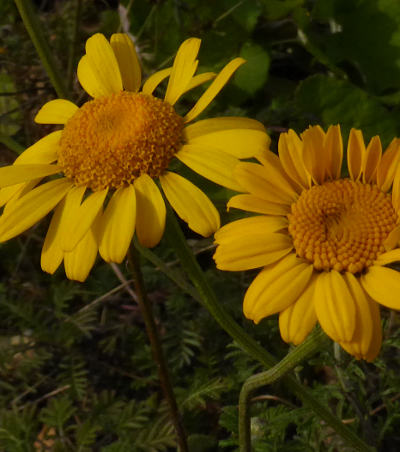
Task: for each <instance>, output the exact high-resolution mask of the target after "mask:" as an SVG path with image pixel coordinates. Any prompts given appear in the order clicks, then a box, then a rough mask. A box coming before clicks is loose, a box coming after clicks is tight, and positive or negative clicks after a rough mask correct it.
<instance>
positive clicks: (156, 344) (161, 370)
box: [128, 247, 189, 452]
mask: <svg viewBox="0 0 400 452" xmlns="http://www.w3.org/2000/svg"><path fill="white" fill-rule="evenodd" d="M134 251H135V250H134V248H133V247H131V248H130V250H129V251H128V263H129V267H130V270H131V272H132V275H133V279H134V284H135V290H136V295H137V302H138V304H139V307H140V310H141V312H142V316H143V320H144V323H145V326H146V332H147V336H148V338H149V341H150V346H151V351H152V354H153V358H154V360H155V362H156V365H157V371H158V377H159V379H160V383H161V388H162V391H163V394H164V397H165V399H166V400H167V403H168V406H169V410H170V414H171V417H172V422H173V425H174V427H175V431H176V435H177V441H178V445H179V450H180V452H188V451H189V449H188V446H187V441H186V433H185V430H184V428H183V424H182V420H181V417H180V414H179V410H178V405H177V403H176V399H175V395H174V391H173V389H172V385H171V381H170V378H169V372H168V368H167V364H166V360H165V357H164V352H163V349H162V345H161V341H160V336H159V334H158V330H157V325H156V322H155V320H154V315H153V309H152V306H151V303H150V300H149V299H148V297H147V294H146V290H145V286H144V281H143V275H142V272H141V269H140V265H139V263H138V259H137V258H138V256H137V255H136V256H135V254H134Z"/></svg>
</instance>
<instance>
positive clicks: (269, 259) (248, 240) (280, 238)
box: [214, 231, 293, 271]
mask: <svg viewBox="0 0 400 452" xmlns="http://www.w3.org/2000/svg"><path fill="white" fill-rule="evenodd" d="M216 240H217V243H219V246H218V247H217V250H216V251H215V254H214V260H215V263H216V266H217V268H219V269H220V270H229V271H242V270H250V269H252V268H259V267H263V266H265V265H269V264H272V263H273V262H276V261H278V260H279V259H281V258H282V257H283V256H286V254H288V253H289V252H290V251H291V250H292V249H293V242H292V240H291V238H290V237H289V236H288V235H287V234H278V233H272V232H259V231H257V232H252V233H251V234H248V235H240V236H239V235H236V236H234V237H233V238H224V239H220V240H218V239H216Z"/></svg>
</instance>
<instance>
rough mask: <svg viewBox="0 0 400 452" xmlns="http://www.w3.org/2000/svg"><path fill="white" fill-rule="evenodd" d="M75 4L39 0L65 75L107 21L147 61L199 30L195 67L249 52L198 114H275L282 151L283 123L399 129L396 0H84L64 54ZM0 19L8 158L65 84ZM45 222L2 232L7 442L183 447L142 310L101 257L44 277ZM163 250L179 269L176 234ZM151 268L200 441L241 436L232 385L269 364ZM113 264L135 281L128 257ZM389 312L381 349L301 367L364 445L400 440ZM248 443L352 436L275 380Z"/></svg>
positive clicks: (272, 333) (176, 373) (36, 131)
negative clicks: (74, 272) (86, 272)
mask: <svg viewBox="0 0 400 452" xmlns="http://www.w3.org/2000/svg"><path fill="white" fill-rule="evenodd" d="M79 3H80V2H78V1H75V0H68V1H56V2H52V1H46V0H43V1H37V2H36V8H37V11H38V14H39V19H40V21H41V22H42V24H43V28H44V30H45V33H46V36H47V38H48V43H49V45H50V48H51V50H52V52H53V54H54V56H55V58H56V61H57V64H58V65H59V67H60V68H63V71H64V72H65V71H66V68H68V67H69V65H70V67H73V68H75V67H76V64H77V61H78V59H79V57H80V56H81V55H82V52H83V50H84V43H85V40H86V39H87V38H88V37H89V36H90V35H91V34H93V33H94V32H97V31H100V32H103V33H105V34H106V35H107V36H110V34H112V33H114V32H116V31H125V32H130V33H131V35H132V36H133V37H134V39H135V43H136V46H137V49H138V52H139V56H140V59H141V63H142V65H143V70H144V74H146V75H149V74H151V73H153V72H154V71H156V70H159V69H162V68H165V67H167V66H168V65H170V63H171V61H172V59H173V57H174V55H175V53H176V50H177V48H178V46H179V44H180V43H181V42H182V41H183V40H184V39H186V38H188V37H190V36H197V37H200V38H201V39H202V47H201V51H200V57H199V58H200V69H201V70H202V71H206V70H213V71H218V70H220V69H221V68H222V67H223V66H224V64H226V63H227V62H228V61H230V60H231V59H232V58H234V57H236V56H242V57H243V58H245V59H246V60H247V61H248V63H247V64H246V65H244V66H243V67H241V68H240V69H239V70H238V72H237V74H236V75H235V77H234V78H233V80H232V81H231V82H230V84H229V85H227V86H226V87H225V88H224V90H223V92H222V93H221V94H220V95H219V96H218V98H217V99H216V101H215V102H213V104H212V106H210V107H209V108H208V109H207V111H206V112H205V113H204V114H203V117H207V116H208V117H211V116H213V115H238V116H249V117H253V118H256V119H258V120H260V121H261V122H263V123H264V124H265V126H266V127H267V129H268V131H269V133H270V135H271V137H272V140H273V141H272V148H273V149H276V143H277V137H278V134H279V133H280V132H281V131H284V130H287V129H288V128H293V129H294V130H296V131H297V132H301V131H302V130H304V129H305V128H306V127H308V125H310V124H321V125H322V126H323V127H325V128H326V127H327V126H328V125H330V124H336V123H340V124H341V126H342V131H343V133H344V136H345V137H346V136H347V134H348V132H349V130H350V128H351V127H357V128H360V129H362V130H363V132H364V136H365V138H366V139H367V140H369V139H370V138H371V137H372V136H374V135H377V134H379V135H380V137H381V139H382V142H383V143H384V145H387V144H388V143H389V142H390V141H391V139H392V138H393V137H394V136H399V135H400V110H399V104H400V3H399V2H398V1H397V0H377V1H371V0H314V1H305V0H219V1H209V2H205V1H201V0H186V1H183V0H181V1H176V0H156V1H150V0H135V1H131V0H129V1H128V0H124V1H121V2H120V4H119V5H118V2H116V1H115V2H113V1H109V2H107V1H105V0H104V1H100V0H99V1H93V0H87V1H83V2H81V12H80V16H79V23H78V25H79V26H78V40H77V45H76V49H75V50H76V51H75V52H74V53H71V43H72V40H73V30H74V23H75V20H76V19H75V17H76V6H77V5H78V4H79ZM118 6H119V7H118ZM0 18H1V19H0V21H1V22H0V63H1V69H0V115H1V125H0V142H1V143H2V144H1V153H0V157H1V164H9V163H11V162H12V161H13V160H14V159H15V157H16V156H17V155H18V153H20V152H21V151H22V150H23V149H25V148H26V147H27V146H29V145H31V144H32V143H33V142H34V141H36V140H37V139H39V138H41V137H42V136H44V135H46V134H47V133H49V132H50V131H51V130H53V128H52V127H50V126H42V125H36V124H34V123H33V121H32V118H33V116H34V115H35V113H36V112H37V110H38V109H39V108H40V106H41V105H42V104H43V103H44V102H45V101H47V100H51V99H54V98H55V97H56V95H55V92H54V90H53V88H52V87H51V85H50V83H49V79H48V77H47V75H46V73H45V71H44V69H43V67H42V65H41V63H40V61H39V59H38V57H37V55H36V53H35V49H34V47H33V45H32V43H31V42H30V40H29V37H28V35H27V33H26V31H25V29H24V27H23V24H22V22H21V19H20V17H19V15H18V13H17V10H16V8H15V6H14V4H13V2H12V1H11V0H6V1H3V2H1V3H0ZM71 55H72V57H71ZM65 73H66V72H65ZM71 82H72V84H71V98H72V99H73V100H74V101H76V102H77V103H78V104H81V103H82V102H83V101H85V100H86V97H85V95H84V94H83V92H82V90H81V89H80V87H79V85H78V83H77V81H76V79H75V77H74V78H73V79H72V80H71ZM199 93H201V89H200V88H199V89H196V90H194V91H193V92H190V93H189V94H188V95H187V96H186V97H185V98H184V99H183V106H182V108H183V109H186V111H187V108H189V107H190V106H191V105H193V102H194V101H195V100H196V98H197V97H198V95H199ZM188 176H189V177H191V178H192V179H193V180H195V181H196V183H198V184H199V185H200V186H201V187H202V188H203V189H204V190H205V191H206V192H207V193H208V194H209V195H210V197H211V198H212V199H213V200H214V201H215V203H216V205H217V206H218V207H219V210H220V212H221V214H222V219H223V222H227V221H229V220H232V219H233V218H237V217H238V215H239V214H238V212H229V213H227V212H226V211H225V205H226V201H227V199H228V198H229V195H230V192H228V190H225V189H221V188H218V187H215V186H214V185H213V184H210V183H206V182H205V181H204V180H202V179H201V178H199V177H197V178H196V176H195V175H193V174H192V173H191V172H189V171H188ZM182 226H183V227H184V225H182ZM46 227H47V224H46V221H44V222H42V224H40V225H38V226H37V227H35V228H33V229H32V230H30V231H28V232H26V233H25V234H23V235H22V236H20V237H19V238H16V239H14V240H12V241H10V242H8V243H5V244H2V245H1V246H0V267H1V280H0V450H1V451H5V452H29V451H36V450H52V451H80V452H84V451H104V452H125V451H127V450H133V451H169V450H176V442H175V436H174V431H173V428H172V424H171V421H170V418H169V415H168V412H167V407H166V405H165V402H163V399H162V396H161V392H160V389H159V385H158V380H157V372H156V368H155V365H154V362H153V360H152V358H151V352H150V347H149V345H148V342H147V338H146V335H145V333H144V327H143V321H142V318H141V315H140V312H139V310H138V307H137V306H136V304H135V303H134V302H133V301H132V299H131V297H130V295H129V294H128V293H127V292H126V288H125V285H124V283H123V282H122V283H121V280H120V279H119V278H118V276H117V275H116V273H115V268H114V269H113V268H112V267H110V266H108V265H106V264H104V263H103V262H100V261H99V262H98V263H97V265H96V267H95V269H94V270H93V272H92V274H91V276H90V277H89V278H88V280H87V282H86V283H85V284H79V283H75V282H71V281H67V280H66V279H65V276H64V274H63V272H62V270H59V271H58V272H57V273H56V274H55V275H54V276H49V275H46V274H43V273H42V272H41V270H40V265H39V262H40V249H41V245H42V240H43V237H44V234H45V231H46ZM185 233H186V235H187V238H188V240H189V243H190V246H191V247H192V249H193V251H194V252H195V254H196V256H197V258H198V261H199V262H200V264H201V265H202V267H203V269H204V270H205V271H206V273H207V277H208V278H209V281H210V283H211V284H212V286H213V287H214V288H215V291H216V293H217V295H218V296H219V299H220V303H222V304H223V305H224V306H225V308H226V309H227V310H228V311H229V312H230V313H231V314H232V315H233V316H234V317H235V319H236V320H237V321H238V322H239V323H240V324H242V325H243V327H244V328H245V329H246V330H247V331H249V332H250V334H251V335H252V336H253V337H255V338H256V339H257V340H258V341H259V342H260V343H261V344H262V345H263V346H264V347H265V348H267V349H268V351H270V352H271V353H273V354H274V355H275V356H277V357H283V356H284V355H285V354H286V353H287V351H288V348H289V346H288V345H286V344H284V343H283V342H282V341H281V339H280V336H279V331H278V325H277V318H276V317H272V318H270V319H266V320H263V321H262V322H261V323H260V324H259V325H257V326H255V325H253V324H251V323H250V322H248V321H247V320H245V319H244V318H243V315H242V311H241V304H242V298H243V294H244V291H245V290H246V287H247V286H248V284H249V282H250V281H251V279H252V278H253V277H254V274H255V273H253V272H247V273H243V274H241V273H235V274H230V273H223V272H219V271H217V270H216V269H215V266H214V263H213V261H212V252H213V245H212V239H202V238H200V237H198V236H197V235H195V234H193V233H191V232H189V231H188V230H185ZM154 252H155V253H156V255H157V256H158V257H159V258H161V259H162V260H163V261H164V262H165V263H167V264H168V266H169V268H170V269H171V270H173V271H174V272H175V274H177V275H178V276H179V277H180V278H181V279H185V276H184V273H183V271H182V269H181V268H180V266H179V262H178V261H177V260H176V257H175V256H174V254H173V252H172V250H171V249H170V247H169V246H168V243H166V241H165V240H163V241H162V242H161V244H160V245H159V246H158V247H157V248H156V249H155V250H154ZM142 265H143V272H144V277H145V283H146V287H147V290H148V293H149V297H150V299H151V301H152V303H153V305H154V309H155V315H156V319H157V323H158V326H159V329H160V332H161V336H162V339H163V343H164V348H165V353H166V356H167V359H168V365H169V367H170V369H171V374H172V381H173V384H174V389H175V393H176V396H177V399H178V404H179V407H180V409H181V411H182V415H183V420H184V425H185V428H186V430H187V432H188V440H189V445H190V450H191V451H194V452H207V451H217V450H221V451H235V450H237V445H238V438H237V434H238V428H237V418H238V409H237V403H238V394H239V391H240V388H241V385H242V384H243V382H244V381H245V379H246V378H248V377H249V376H250V375H252V374H254V373H256V372H258V371H261V370H262V366H260V365H259V364H258V363H257V362H255V361H254V360H252V359H251V358H249V357H248V356H247V355H246V354H245V353H244V352H243V351H241V350H240V349H239V348H238V347H237V345H236V344H235V343H232V341H231V340H230V338H229V337H228V336H227V335H226V334H225V333H224V332H223V331H221V329H220V328H219V327H218V326H217V324H216V323H215V322H214V320H213V319H212V318H211V316H210V315H209V314H208V312H207V311H206V310H205V309H204V308H203V307H202V306H201V305H200V304H199V303H198V302H197V301H196V300H194V299H193V298H191V297H190V296H189V295H187V294H186V293H184V292H183V291H182V290H181V289H179V288H178V287H177V286H176V285H175V284H174V283H173V282H171V281H170V279H168V278H167V277H166V276H165V275H164V274H163V272H161V271H160V270H158V269H156V268H155V267H154V266H153V265H152V264H151V263H150V262H148V261H146V260H144V259H143V262H142ZM119 270H120V272H122V275H125V276H123V277H124V278H126V279H129V278H130V276H129V274H128V272H127V269H126V267H125V266H124V265H120V266H119ZM382 316H383V330H384V344H383V348H382V352H381V354H380V356H379V358H378V359H377V360H376V361H375V362H374V363H372V364H368V363H364V362H358V361H356V360H354V359H353V358H352V357H350V356H349V355H347V354H346V353H344V352H341V351H340V350H338V349H334V348H333V345H332V344H331V345H329V348H327V349H324V350H321V352H320V353H319V354H318V356H317V357H315V358H314V359H312V360H310V361H309V362H305V363H304V364H303V366H302V367H301V368H300V367H299V368H297V369H296V371H295V375H296V378H297V379H298V380H299V381H301V382H302V383H304V384H305V385H307V386H308V387H309V388H310V389H312V391H313V394H314V396H315V397H316V398H318V400H320V401H322V402H323V403H324V404H326V406H327V407H329V408H330V409H331V410H332V411H333V412H335V413H336V414H337V415H338V416H339V417H340V418H341V419H343V420H344V421H345V422H346V423H347V424H348V425H349V426H351V428H353V429H354V430H355V431H356V432H357V433H358V434H359V435H360V437H362V438H364V440H365V441H366V442H367V443H368V444H371V445H374V446H376V447H377V449H378V450H381V451H395V450H398V448H399V445H400V435H399V427H400V416H399V402H398V400H399V398H400V396H399V394H400V379H399V370H400V355H399V348H400V332H399V328H398V326H399V318H398V315H397V314H396V313H393V312H392V313H389V312H387V311H385V310H383V314H382ZM333 350H334V352H333ZM252 440H253V446H254V450H255V451H257V452H264V451H266V452H269V451H271V452H272V451H279V452H290V451H348V450H351V449H350V448H348V447H347V446H346V445H345V444H344V443H343V441H342V439H341V438H340V437H339V436H338V435H336V434H335V432H334V431H332V430H331V429H330V428H329V427H328V426H327V425H325V424H324V423H323V422H321V420H320V419H319V418H318V417H316V416H315V415H313V413H312V412H310V411H309V410H308V409H306V408H305V407H303V406H302V405H301V403H300V402H299V400H297V399H296V398H294V397H293V396H292V395H291V393H290V391H289V390H288V388H286V387H285V386H283V385H281V384H279V383H278V384H275V385H273V386H272V387H268V388H263V389H262V390H260V392H259V393H258V394H257V395H256V398H255V400H254V403H253V405H252ZM46 444H47V445H46Z"/></svg>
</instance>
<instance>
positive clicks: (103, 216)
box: [0, 34, 269, 281]
mask: <svg viewBox="0 0 400 452" xmlns="http://www.w3.org/2000/svg"><path fill="white" fill-rule="evenodd" d="M199 47H200V40H199V39H195V38H192V39H188V40H186V41H185V42H183V44H182V45H181V46H180V48H179V50H178V52H177V55H176V57H175V60H174V63H173V66H172V67H170V68H167V69H164V70H162V71H159V72H157V73H155V74H153V75H152V76H151V77H149V78H148V79H147V81H146V82H145V83H144V85H143V87H142V89H141V91H139V89H140V86H141V70H140V66H139V61H138V57H137V55H136V52H135V48H134V45H133V43H132V41H131V40H130V38H129V37H128V35H126V34H114V35H113V36H112V37H111V40H110V42H108V41H107V40H106V38H105V37H104V36H103V35H101V34H95V35H94V36H92V37H91V38H89V39H88V41H87V42H86V54H85V55H84V56H83V57H82V58H81V60H80V62H79V65H78V79H79V82H80V83H81V85H82V86H83V88H84V89H85V90H86V92H87V93H88V94H89V95H90V96H92V97H93V98H94V99H93V100H91V101H88V102H86V103H85V104H83V106H81V107H80V108H79V107H77V106H76V105H75V104H73V103H72V102H70V101H68V100H64V99H57V100H53V101H50V102H48V103H46V104H45V105H44V106H43V107H42V108H41V109H40V111H39V112H38V114H37V116H36V118H35V120H36V122H38V123H43V124H63V125H64V128H63V130H59V131H56V132H53V133H50V134H49V135H48V136H46V137H44V138H43V139H41V140H39V141H38V142H37V143H35V144H34V145H33V146H31V147H30V148H28V149H27V150H26V151H25V152H23V153H22V154H21V155H20V156H19V157H18V158H17V159H16V161H15V162H14V165H11V166H7V167H3V168H0V187H1V190H0V206H3V205H4V206H5V207H4V211H3V215H2V216H1V219H0V241H1V242H4V241H6V240H9V239H11V238H13V237H15V236H17V235H18V234H21V233H22V232H24V231H25V230H26V229H28V228H29V227H31V226H32V225H34V224H35V223H36V222H37V221H39V220H40V219H41V218H43V217H44V216H45V215H47V214H48V213H49V212H50V211H51V210H53V209H54V208H55V212H54V215H53V217H52V220H51V223H50V226H49V229H48V232H47V235H46V239H45V242H44V246H43V250H42V256H41V265H42V268H43V270H44V271H47V272H49V273H54V272H55V270H56V269H57V268H58V267H59V265H60V264H61V262H62V261H63V260H64V266H65V271H66V274H67V277H68V278H70V279H76V280H79V281H83V280H85V279H86V277H87V275H88V274H89V272H90V270H91V268H92V266H93V264H94V261H95V259H96V255H97V251H99V252H100V255H101V256H102V257H103V259H104V260H105V261H107V262H121V261H122V260H123V259H124V257H125V255H126V253H127V249H128V247H129V244H130V242H131V239H132V236H133V234H134V231H135V229H136V234H137V237H138V239H139V241H140V242H141V244H142V245H144V246H147V247H152V246H155V245H157V244H158V242H159V241H160V239H161V237H162V235H163V232H164V226H165V216H166V208H165V203H164V200H163V198H162V195H161V192H160V190H159V188H158V186H157V184H156V182H155V181H154V180H155V179H158V180H159V182H160V184H161V187H162V190H163V192H164V194H165V196H166V198H167V199H168V201H169V202H170V203H171V205H172V207H173V208H174V210H175V211H176V213H177V214H178V215H179V216H180V217H181V218H182V219H183V220H185V221H186V222H187V223H188V225H189V227H190V228H191V229H192V230H194V231H195V232H197V233H199V234H201V235H203V236H208V235H210V234H212V233H213V232H214V231H215V230H217V229H218V227H219V224H220V223H219V221H220V220H219V215H218V212H217V210H216V209H215V207H214V205H213V204H212V203H211V201H210V200H209V199H208V197H207V196H206V195H205V194H204V193H203V192H202V191H201V190H200V189H199V188H197V187H196V186H195V185H193V184H192V183H191V182H189V181H188V180H187V179H185V178H183V177H182V176H180V175H178V174H176V173H174V172H170V171H168V170H167V169H168V167H169V165H170V163H171V160H172V159H174V158H175V157H176V158H178V159H179V160H181V161H182V162H183V163H184V164H185V165H187V166H188V167H190V168H191V169H192V170H194V171H196V172H197V173H199V174H201V175H203V176H205V177H207V178H208V179H210V180H212V181H214V182H216V183H219V184H221V185H223V186H225V187H228V188H231V189H237V188H238V184H237V182H236V181H235V179H234V178H233V177H232V169H233V168H234V166H235V165H236V164H237V162H238V159H239V158H247V157H249V156H251V155H253V153H254V151H255V150H258V151H259V150H260V149H262V148H264V147H266V146H267V145H268V142H269V139H268V137H267V135H266V133H265V129H264V127H263V126H262V125H261V124H260V123H258V122H257V121H255V120H252V119H246V118H239V117H223V118H213V119H205V120H202V121H198V122H196V123H194V124H190V125H188V123H190V122H191V121H192V120H193V119H195V118H196V117H197V116H198V115H199V114H200V113H202V112H203V110H204V109H205V108H206V107H207V106H208V105H209V104H210V103H211V102H212V100H213V99H214V97H215V96H216V95H217V94H218V92H219V91H220V90H221V88H222V87H223V86H224V85H225V84H226V83H227V81H228V80H229V78H230V77H231V76H232V74H233V73H234V72H235V71H236V69H237V68H238V67H239V66H241V65H242V64H243V63H244V60H243V59H241V58H236V59H234V60H233V61H231V62H230V63H228V64H227V65H226V66H225V67H224V68H223V69H222V71H221V72H220V73H219V74H218V75H216V74H214V73H209V72H208V73H202V74H199V75H195V72H196V69H197V65H198V60H197V59H196V57H197V54H198V51H199ZM167 78H169V80H168V85H167V88H166V93H165V97H164V99H159V98H157V97H154V96H153V92H154V90H155V89H156V88H157V86H158V85H159V84H160V83H161V82H162V81H163V80H164V79H167ZM209 80H213V81H212V83H211V84H210V86H209V87H208V88H207V89H206V90H205V92H204V93H203V94H202V95H201V97H200V98H199V99H198V101H197V102H196V104H195V105H194V106H193V108H192V109H191V110H190V111H189V112H188V113H186V115H185V116H183V117H182V116H180V115H179V114H178V113H177V112H176V111H175V109H174V107H173V105H174V104H175V103H176V102H177V101H178V99H179V98H180V97H181V96H182V95H183V94H184V93H185V92H187V91H189V90H190V89H193V88H195V87H196V86H199V85H201V84H203V83H204V82H207V81H209ZM55 174H58V175H59V176H61V177H57V178H54V177H53V178H52V180H50V181H46V182H45V183H42V184H39V183H40V182H41V181H42V179H43V178H44V177H46V176H50V175H55ZM105 204H106V207H105V208H104V205H105ZM103 208H104V211H103Z"/></svg>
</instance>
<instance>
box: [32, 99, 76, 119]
mask: <svg viewBox="0 0 400 452" xmlns="http://www.w3.org/2000/svg"><path fill="white" fill-rule="evenodd" d="M78 110H79V108H78V107H77V106H76V105H75V104H74V103H72V102H70V101H69V100H66V99H55V100H51V101H50V102H47V103H46V104H44V105H43V107H42V108H41V109H40V110H39V112H38V113H37V115H36V116H35V122H37V123H38V124H66V123H67V122H68V120H69V119H70V118H72V116H74V114H75V113H76V112H77V111H78Z"/></svg>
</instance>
